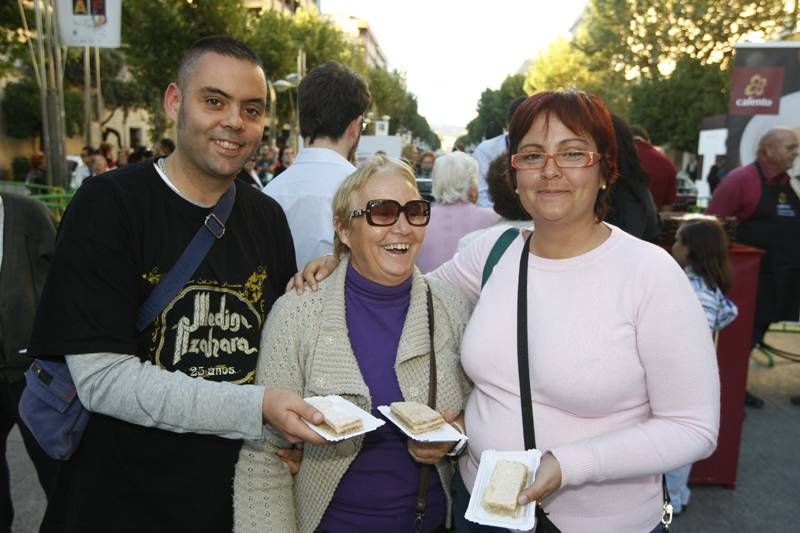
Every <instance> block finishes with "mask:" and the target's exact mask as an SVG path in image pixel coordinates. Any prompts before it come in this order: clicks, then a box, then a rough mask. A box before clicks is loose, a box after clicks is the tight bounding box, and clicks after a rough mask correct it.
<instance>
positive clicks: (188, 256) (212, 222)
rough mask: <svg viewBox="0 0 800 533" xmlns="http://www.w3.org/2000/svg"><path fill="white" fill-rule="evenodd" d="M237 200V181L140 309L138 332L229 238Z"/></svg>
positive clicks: (142, 329)
mask: <svg viewBox="0 0 800 533" xmlns="http://www.w3.org/2000/svg"><path fill="white" fill-rule="evenodd" d="M235 201H236V182H233V183H231V185H230V187H228V190H226V191H225V194H223V195H222V197H221V198H220V199H219V201H218V202H217V205H215V206H214V208H213V209H212V210H211V212H210V213H209V214H208V215H207V216H206V218H205V220H204V221H203V225H202V226H200V229H199V230H197V233H196V234H195V236H194V237H193V238H192V240H191V241H189V244H187V245H186V248H185V249H184V250H183V253H182V254H181V256H180V257H179V258H178V261H177V262H176V263H175V264H174V265H172V268H170V269H169V272H167V274H166V275H165V276H164V278H163V279H162V280H161V281H160V282H159V283H158V285H156V286H155V287H154V288H153V290H152V292H150V295H149V296H148V297H147V300H145V302H144V303H143V304H142V306H141V307H140V308H139V317H138V319H137V320H136V330H137V331H144V329H145V328H146V327H147V326H148V325H150V323H151V322H152V321H153V320H155V318H156V317H157V316H158V314H159V313H160V312H161V311H162V310H163V309H164V308H165V307H166V306H167V304H168V303H169V302H170V300H172V299H173V298H174V297H175V295H176V294H178V292H179V291H180V290H181V289H182V288H183V286H184V285H186V283H187V282H188V281H189V279H190V278H191V277H192V274H194V273H195V271H196V270H197V267H199V266H200V263H202V262H203V259H204V258H205V256H206V255H208V251H209V250H210V249H211V246H212V245H213V244H214V242H215V241H216V240H217V239H221V238H222V236H223V235H225V224H226V223H227V222H228V216H229V215H230V214H231V210H232V209H233V204H234V202H235Z"/></svg>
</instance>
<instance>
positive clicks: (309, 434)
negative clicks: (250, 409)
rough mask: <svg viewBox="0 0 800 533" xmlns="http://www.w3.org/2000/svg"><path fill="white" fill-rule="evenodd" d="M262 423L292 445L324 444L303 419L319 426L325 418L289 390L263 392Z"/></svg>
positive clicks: (323, 440)
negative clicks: (276, 431)
mask: <svg viewBox="0 0 800 533" xmlns="http://www.w3.org/2000/svg"><path fill="white" fill-rule="evenodd" d="M261 412H262V414H263V416H264V423H265V424H269V425H270V426H272V427H273V428H275V429H277V430H278V431H279V432H280V433H281V434H282V435H283V436H284V438H285V439H286V440H288V441H289V442H291V443H292V444H297V443H299V442H303V441H305V442H309V443H311V444H320V445H321V444H325V443H326V441H325V439H323V438H322V437H321V436H319V435H317V434H316V433H314V432H313V431H312V430H311V428H309V427H308V426H307V425H306V424H305V422H303V421H302V420H300V419H301V418H305V419H306V420H308V421H309V422H311V423H313V424H321V423H322V422H323V421H324V420H325V417H324V416H322V413H320V412H319V411H317V410H316V409H314V406H313V405H311V404H310V403H307V402H306V401H305V400H303V399H302V398H301V397H300V396H299V395H298V394H297V393H296V392H294V391H293V390H290V389H267V390H266V391H264V402H263V403H262V404H261Z"/></svg>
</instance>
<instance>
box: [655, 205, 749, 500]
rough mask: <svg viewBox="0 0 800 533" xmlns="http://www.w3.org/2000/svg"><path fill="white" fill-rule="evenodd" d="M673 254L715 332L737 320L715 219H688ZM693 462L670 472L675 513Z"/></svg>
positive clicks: (721, 236)
mask: <svg viewBox="0 0 800 533" xmlns="http://www.w3.org/2000/svg"><path fill="white" fill-rule="evenodd" d="M672 257H674V258H675V260H676V261H677V262H678V264H679V265H681V266H682V267H683V270H684V271H685V272H686V275H687V276H688V277H689V282H690V283H691V284H692V288H694V292H695V294H697V297H698V298H699V300H700V304H701V305H702V306H703V311H705V313H706V318H707V319H708V327H709V328H710V329H711V333H712V335H714V334H715V333H716V332H717V331H719V330H721V329H722V328H724V327H725V326H727V325H728V324H730V323H731V322H733V321H734V319H735V318H736V316H737V315H738V314H739V310H738V309H737V308H736V305H735V304H734V303H733V302H732V301H731V300H730V299H728V297H726V296H725V291H726V290H728V288H729V287H730V284H731V277H732V276H731V265H730V260H729V259H728V238H727V236H726V235H725V231H724V230H723V228H722V225H721V224H720V223H719V222H718V221H717V220H716V219H713V218H696V219H691V220H687V221H686V222H684V223H683V224H682V225H681V226H680V228H678V231H677V233H676V234H675V244H674V245H673V246H672ZM691 469H692V465H686V466H684V467H681V468H678V469H676V470H673V471H672V472H667V489H668V490H669V496H670V499H671V500H672V506H673V510H674V512H675V513H680V512H681V510H682V509H683V506H685V505H688V504H689V497H690V496H691V492H690V491H689V487H688V481H689V472H690V471H691Z"/></svg>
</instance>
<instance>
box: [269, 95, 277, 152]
mask: <svg viewBox="0 0 800 533" xmlns="http://www.w3.org/2000/svg"><path fill="white" fill-rule="evenodd" d="M267 88H268V89H269V145H270V146H271V147H272V146H275V139H277V136H278V132H277V131H275V129H276V128H277V127H278V117H276V116H275V113H277V111H278V110H277V105H276V104H277V98H278V95H277V94H276V93H275V86H274V85H273V84H272V82H271V81H269V80H267Z"/></svg>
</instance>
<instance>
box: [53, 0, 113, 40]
mask: <svg viewBox="0 0 800 533" xmlns="http://www.w3.org/2000/svg"><path fill="white" fill-rule="evenodd" d="M56 16H57V17H58V31H59V35H60V37H61V42H62V43H63V44H65V45H66V46H97V47H100V48H119V44H120V27H121V22H122V0H57V3H56Z"/></svg>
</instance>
